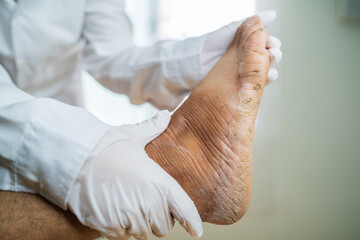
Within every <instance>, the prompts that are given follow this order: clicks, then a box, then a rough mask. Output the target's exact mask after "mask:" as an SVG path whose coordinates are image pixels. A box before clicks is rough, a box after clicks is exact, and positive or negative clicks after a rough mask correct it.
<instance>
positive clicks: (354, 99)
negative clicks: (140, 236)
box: [84, 0, 360, 240]
mask: <svg viewBox="0 0 360 240" xmlns="http://www.w3.org/2000/svg"><path fill="white" fill-rule="evenodd" d="M126 4H127V11H128V13H129V15H130V17H131V20H132V22H133V26H134V38H135V42H136V43H137V44H138V45H139V46H147V45H150V44H152V43H154V42H155V41H157V40H160V39H168V38H177V39H183V38H186V37H189V36H196V35H200V34H203V33H206V32H208V31H212V30H215V29H217V28H219V27H221V26H222V25H225V24H228V23H229V22H231V21H234V20H239V19H242V18H244V17H247V16H249V15H252V14H254V13H255V12H259V11H262V10H267V9H275V10H277V12H278V18H277V21H276V22H275V23H274V24H273V25H272V26H271V27H270V28H269V29H268V32H269V34H270V35H274V36H276V37H278V38H279V39H280V40H281V41H282V44H283V45H282V51H283V53H284V55H283V60H282V62H281V64H280V66H278V70H279V73H280V77H279V79H278V80H277V81H276V82H275V83H273V84H271V85H270V86H268V87H266V89H265V91H264V96H263V100H262V103H261V108H260V112H259V117H258V120H257V123H256V134H255V143H254V158H253V163H254V168H253V170H254V192H253V199H252V202H251V206H250V208H249V210H248V212H247V214H246V215H245V217H244V218H243V219H241V220H240V221H239V222H237V223H236V224H234V225H231V226H216V225H210V224H204V228H205V229H204V235H203V237H202V239H204V240H218V239H230V240H232V239H236V240H237V239H255V240H257V239H269V240H271V239H274V240H275V239H276V240H278V239H327V240H328V239H354V240H358V239H360V206H359V205H360V93H359V91H360V19H359V14H360V13H359V9H360V0H315V1H310V0H212V1H206V0H196V1H193V0H192V1H190V0H127V1H126ZM84 90H85V97H86V107H87V108H88V109H89V110H90V111H91V112H93V113H94V114H95V115H97V116H98V117H99V118H101V119H102V120H104V121H105V122H107V123H110V124H123V123H134V122H138V121H141V120H144V119H146V118H149V117H151V116H152V115H153V114H154V112H155V111H156V109H155V108H153V107H152V106H150V105H148V104H144V105H141V106H134V105H131V104H129V100H128V99H127V97H126V96H120V95H116V94H113V93H110V92H108V91H107V90H104V89H103V88H102V87H101V86H100V85H98V84H97V83H96V82H95V81H94V80H93V79H91V77H89V76H88V75H87V74H86V73H84ZM90 96H91V97H90ZM153 239H156V238H155V237H153ZM165 239H169V240H183V239H191V238H190V237H188V235H187V234H186V233H185V232H184V230H182V229H181V228H180V227H179V226H178V225H177V226H176V227H175V229H174V231H173V232H172V233H171V234H170V235H169V236H167V237H166V238H165Z"/></svg>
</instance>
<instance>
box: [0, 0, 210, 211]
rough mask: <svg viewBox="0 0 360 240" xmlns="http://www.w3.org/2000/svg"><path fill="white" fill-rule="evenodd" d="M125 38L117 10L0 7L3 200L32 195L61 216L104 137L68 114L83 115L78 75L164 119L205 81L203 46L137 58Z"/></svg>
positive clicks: (163, 45)
mask: <svg viewBox="0 0 360 240" xmlns="http://www.w3.org/2000/svg"><path fill="white" fill-rule="evenodd" d="M139 7H141V6H139ZM131 32H132V30H131V24H130V22H129V19H128V17H127V16H126V14H125V12H124V4H123V1H121V0H88V1H86V0H76V1H73V0H61V1H60V0H59V1H48V0H20V1H19V2H18V3H15V2H14V0H0V189H1V190H10V191H25V192H36V193H40V194H42V195H43V196H44V197H46V198H47V199H49V200H50V201H52V202H53V203H55V204H57V205H58V206H60V207H62V208H64V209H66V202H67V198H68V194H69V191H70V188H71V186H72V183H73V181H74V179H75V178H76V176H77V174H78V172H79V171H80V169H81V167H82V165H83V163H84V161H85V160H86V159H87V158H88V157H89V154H90V153H91V151H92V149H93V148H94V146H95V145H96V144H97V142H98V141H99V140H100V139H101V137H102V136H103V135H104V134H105V132H106V131H107V130H108V129H109V128H110V126H108V125H106V124H104V123H103V122H101V121H100V120H98V119H97V118H96V117H94V116H93V115H92V114H90V113H89V112H88V111H86V110H84V109H82V108H79V107H74V106H70V105H67V104H71V105H77V106H81V105H82V93H81V70H82V69H86V70H87V71H89V72H90V73H91V74H92V75H93V76H94V77H95V78H96V79H97V80H98V81H99V82H100V83H101V84H103V85H104V86H106V87H108V88H109V89H111V90H113V91H115V92H118V93H122V94H126V95H128V96H129V98H130V100H131V102H132V103H135V104H141V103H143V102H150V103H152V104H153V105H154V106H156V107H158V108H167V109H173V108H174V107H175V106H176V105H177V104H178V103H179V102H180V101H181V100H182V98H183V96H184V95H186V94H187V93H188V91H189V90H190V89H192V88H193V87H194V86H196V84H197V83H198V82H199V81H200V80H201V79H202V78H203V72H202V69H201V65H200V48H201V45H202V41H203V40H202V38H193V39H188V40H185V41H163V42H159V43H157V44H156V45H154V46H152V47H147V48H136V47H135V46H134V44H133V42H132V36H131ZM20 89H22V90H20ZM54 99H57V100H54ZM58 100H59V101H58ZM65 103H67V104H65Z"/></svg>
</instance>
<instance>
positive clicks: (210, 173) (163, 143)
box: [0, 17, 269, 239]
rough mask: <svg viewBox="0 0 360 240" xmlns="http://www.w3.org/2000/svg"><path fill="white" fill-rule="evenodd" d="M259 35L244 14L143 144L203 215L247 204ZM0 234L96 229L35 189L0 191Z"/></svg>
mask: <svg viewBox="0 0 360 240" xmlns="http://www.w3.org/2000/svg"><path fill="white" fill-rule="evenodd" d="M266 40H267V34H266V32H265V30H264V28H263V26H262V24H261V22H260V19H259V18H258V17H253V18H250V19H248V20H247V21H246V22H245V23H244V24H243V25H242V26H241V27H240V28H239V30H238V32H237V35H236V37H235V39H234V41H233V42H232V44H231V45H230V47H229V49H228V51H227V52H226V54H225V55H224V56H223V58H222V59H221V60H220V61H219V62H218V64H217V65H216V66H215V67H214V69H213V70H212V71H211V72H210V73H209V75H208V76H207V77H206V78H205V79H204V80H203V81H202V83H201V84H200V85H199V86H198V87H197V88H196V89H195V90H194V91H193V93H192V94H191V95H190V97H189V98H188V100H187V101H186V102H185V103H184V104H183V105H182V106H181V107H180V108H179V109H178V110H177V111H176V112H175V113H174V114H173V117H172V119H171V122H170V125H169V127H168V129H167V130H166V131H165V132H164V133H163V134H162V135H160V136H159V137H158V138H156V139H155V140H154V141H152V142H151V143H150V144H148V145H147V146H146V151H147V153H148V154H149V155H150V157H151V158H152V159H154V160H155V161H156V162H157V163H158V164H159V165H160V166H162V167H163V168H164V169H165V170H166V171H167V172H168V173H170V175H172V176H173V177H174V178H175V179H176V180H177V181H178V182H179V183H180V185H181V186H182V187H183V188H184V189H185V191H186V192H187V193H188V194H189V195H190V197H191V198H192V199H193V200H194V202H195V204H196V206H197V208H198V210H199V212H200V215H201V217H202V219H203V221H206V222H211V223H216V224H231V223H233V222H235V221H237V220H239V219H240V218H241V217H242V216H243V215H244V213H245V212H246V210H247V208H248V206H249V202H250V197H251V191H252V169H251V168H252V163H251V155H252V140H253V136H254V123H255V118H256V114H257V110H258V106H259V103H260V99H261V96H262V92H263V88H264V85H265V81H266V76H267V72H268V65H269V56H268V53H267V51H266V49H265V46H266ZM0 233H3V234H1V236H7V237H5V238H4V239H15V238H24V236H25V238H26V239H65V238H66V239H92V238H94V237H97V236H98V233H96V232H95V231H94V230H92V229H89V228H86V227H84V226H82V225H81V224H80V223H79V222H78V221H77V220H76V218H75V216H74V215H73V214H72V213H70V212H66V211H63V210H61V209H59V208H58V207H56V206H55V205H53V204H50V203H49V202H47V201H46V200H44V199H43V198H42V197H40V196H38V195H33V194H26V193H15V192H3V191H0ZM15 236H16V237H15Z"/></svg>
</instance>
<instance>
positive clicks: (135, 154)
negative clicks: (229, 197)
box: [68, 111, 203, 239]
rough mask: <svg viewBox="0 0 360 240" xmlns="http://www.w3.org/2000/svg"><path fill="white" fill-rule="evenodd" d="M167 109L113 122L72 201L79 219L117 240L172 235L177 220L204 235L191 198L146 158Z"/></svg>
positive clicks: (165, 120) (193, 232)
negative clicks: (131, 120) (133, 121)
mask: <svg viewBox="0 0 360 240" xmlns="http://www.w3.org/2000/svg"><path fill="white" fill-rule="evenodd" d="M169 121H170V114H169V112H168V111H160V112H158V113H157V114H156V115H155V117H154V118H152V119H149V120H146V121H144V122H142V123H139V124H134V125H124V126H120V127H114V128H112V129H111V130H109V132H107V133H106V135H105V136H104V137H103V139H102V140H101V141H100V143H99V144H98V145H97V147H96V148H95V150H94V151H93V154H92V156H91V157H90V158H89V159H88V160H87V161H86V163H85V164H84V166H83V168H82V169H81V171H80V173H79V175H78V177H77V179H76V180H75V183H74V186H73V188H72V190H71V195H70V197H69V201H68V206H69V208H70V209H71V210H72V212H73V213H75V215H76V216H77V218H78V219H79V220H80V222H81V223H82V224H84V225H87V226H89V227H91V228H94V229H96V230H98V231H100V232H101V233H102V234H104V235H106V236H108V237H111V238H115V239H128V238H130V236H134V237H135V238H137V239H148V238H150V236H151V235H152V233H153V234H154V235H156V236H159V237H161V236H164V235H166V234H168V233H169V232H170V231H171V229H172V228H173V225H174V220H173V217H174V218H175V219H177V220H178V221H179V222H180V224H181V225H182V226H183V227H184V228H185V229H186V230H187V231H188V232H189V233H190V235H192V236H193V237H199V236H201V235H202V231H203V230H202V223H201V219H200V216H199V214H198V212H197V209H196V207H195V205H194V203H193V201H192V200H191V199H190V198H189V196H188V195H187V194H186V193H185V191H184V190H183V189H182V188H181V186H180V185H179V184H178V183H177V182H176V181H175V180H174V179H173V178H172V177H171V176H170V175H169V174H168V173H166V172H165V171H164V170H163V169H162V168H161V167H160V166H159V165H157V163H155V162H154V161H153V160H152V159H150V158H149V157H148V155H147V154H146V152H145V150H144V147H145V145H146V144H147V143H148V142H150V141H152V140H153V139H155V138H156V137H157V136H158V135H160V134H161V133H162V132H163V131H164V130H165V129H166V128H167V126H168V124H169Z"/></svg>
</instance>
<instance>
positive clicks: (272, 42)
mask: <svg viewBox="0 0 360 240" xmlns="http://www.w3.org/2000/svg"><path fill="white" fill-rule="evenodd" d="M259 17H260V18H261V20H262V22H263V25H264V26H265V27H267V26H269V25H270V24H271V23H272V22H273V21H274V20H275V18H276V12H275V11H266V12H262V13H260V14H259ZM244 21H245V19H243V20H240V21H236V22H233V23H230V24H229V25H226V26H224V27H222V28H220V29H218V30H216V31H214V32H211V33H207V34H205V35H203V37H204V40H203V45H202V51H201V54H200V60H201V64H202V67H203V73H204V75H207V74H208V73H209V72H210V70H211V69H212V68H213V67H214V66H215V64H216V63H217V62H218V61H219V60H220V58H221V56H222V55H223V54H224V53H225V51H226V50H227V48H228V46H229V44H230V43H231V41H232V40H233V38H234V36H235V33H236V30H237V28H238V27H239V26H240V25H241V24H242V23H243V22H244ZM280 47H281V42H280V41H279V40H278V39H277V38H275V37H273V36H269V39H268V43H267V48H268V51H269V56H270V69H269V73H268V79H267V82H266V84H269V83H271V82H272V81H274V80H275V79H277V78H278V71H277V70H276V69H275V68H273V66H274V65H275V64H277V63H279V62H280V61H281V57H282V52H281V51H280Z"/></svg>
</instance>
